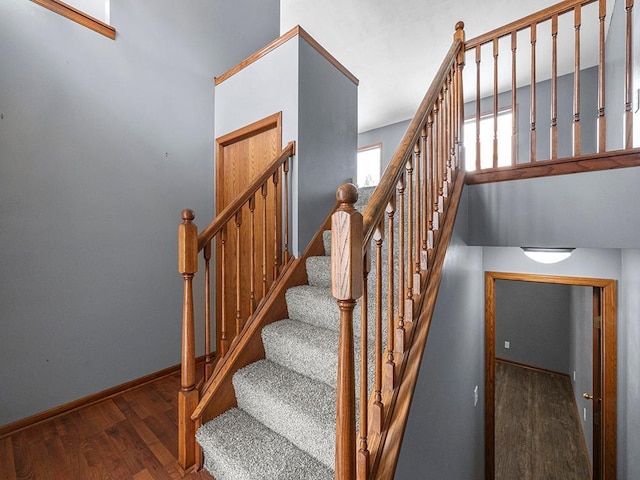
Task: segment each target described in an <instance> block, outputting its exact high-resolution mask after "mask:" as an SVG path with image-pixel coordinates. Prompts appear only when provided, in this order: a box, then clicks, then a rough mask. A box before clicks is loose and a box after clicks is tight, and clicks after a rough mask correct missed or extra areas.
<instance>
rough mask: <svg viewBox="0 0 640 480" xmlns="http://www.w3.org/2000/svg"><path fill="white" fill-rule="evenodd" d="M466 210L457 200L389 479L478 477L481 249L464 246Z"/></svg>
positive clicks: (481, 452) (481, 407) (481, 416)
mask: <svg viewBox="0 0 640 480" xmlns="http://www.w3.org/2000/svg"><path fill="white" fill-rule="evenodd" d="M466 203H467V198H466V194H463V198H462V203H461V206H460V210H459V211H458V218H457V221H456V226H455V230H454V234H453V238H452V239H451V245H450V247H449V250H448V251H447V256H446V259H445V263H444V269H443V275H442V280H441V283H440V291H439V294H438V300H437V303H436V309H435V312H434V317H433V320H432V323H431V327H430V331H429V338H428V340H427V346H426V350H425V352H424V357H423V359H422V363H421V366H420V376H419V377H418V382H417V385H416V389H415V392H414V397H413V400H412V404H411V411H410V414H409V421H408V423H407V429H406V431H405V434H404V439H403V442H402V449H401V452H400V458H399V461H398V467H397V470H396V475H395V477H394V478H396V479H398V480H403V479H407V480H414V479H416V478H442V479H454V478H455V479H482V478H484V401H483V399H484V366H483V365H484V361H483V358H484V321H483V313H482V312H483V305H484V290H483V275H482V250H481V249H480V248H478V247H469V246H467V244H466V242H465V237H466V232H465V230H466V225H465V222H466V217H467V215H468V209H467V206H466ZM461 298H464V299H465V301H460V299H461ZM476 386H478V397H479V399H478V404H477V406H475V407H474V388H475V387H476Z"/></svg>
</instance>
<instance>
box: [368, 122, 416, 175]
mask: <svg viewBox="0 0 640 480" xmlns="http://www.w3.org/2000/svg"><path fill="white" fill-rule="evenodd" d="M410 122H411V120H410V119H409V120H403V121H402V122H397V123H392V124H391V125H386V126H384V127H380V128H374V129H373V130H369V131H367V132H362V133H361V134H359V135H358V148H362V147H368V146H369V145H374V144H376V143H381V144H382V165H381V167H382V170H383V171H384V169H385V168H386V166H387V165H389V162H390V161H391V157H393V154H394V153H396V149H397V148H398V145H399V144H400V140H402V136H403V135H404V132H405V131H406V130H407V127H408V126H409V123H410Z"/></svg>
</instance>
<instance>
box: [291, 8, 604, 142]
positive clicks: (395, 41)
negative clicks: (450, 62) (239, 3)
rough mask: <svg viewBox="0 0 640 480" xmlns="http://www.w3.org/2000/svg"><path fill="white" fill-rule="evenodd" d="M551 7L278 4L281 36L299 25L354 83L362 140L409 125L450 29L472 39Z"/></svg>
mask: <svg viewBox="0 0 640 480" xmlns="http://www.w3.org/2000/svg"><path fill="white" fill-rule="evenodd" d="M555 3H557V1H556V0H526V1H523V0H320V1H319V0H280V9H281V13H280V30H281V32H282V33H284V32H286V31H288V30H290V29H291V28H293V27H294V26H296V25H300V26H301V27H302V28H304V29H305V30H306V31H307V32H308V33H309V34H310V35H311V36H312V37H313V38H315V40H316V41H318V42H319V43H320V44H321V45H322V46H323V47H324V48H326V49H327V50H328V51H329V52H330V53H331V54H332V55H333V56H334V57H336V59H337V60H338V61H339V62H340V63H342V64H343V65H344V66H345V67H346V68H347V69H348V70H349V71H351V73H353V74H354V75H355V76H356V77H358V79H359V80H360V86H359V89H358V104H359V105H358V124H359V131H360V132H364V131H367V130H371V129H373V128H377V127H381V126H384V125H388V124H391V123H395V122H398V121H401V120H406V119H408V118H411V116H412V115H413V114H414V113H415V110H416V109H417V107H418V104H419V103H420V101H421V100H422V97H423V95H424V94H425V92H426V90H427V88H428V87H429V84H430V83H431V80H432V78H433V76H434V75H435V73H436V71H437V69H438V67H439V66H440V63H441V62H442V60H443V58H444V55H445V54H446V52H447V50H448V49H449V47H450V46H451V41H452V39H453V33H454V27H455V24H456V22H458V21H459V20H462V21H463V22H464V23H465V32H466V37H467V39H471V38H473V37H475V36H477V35H480V34H482V33H485V32H487V31H489V30H492V29H494V28H497V27H499V26H502V25H504V24H507V23H509V22H511V21H513V20H516V19H518V18H521V17H524V16H526V15H529V14H531V13H534V12H536V11H538V10H541V9H543V8H546V7H548V6H550V5H553V4H555ZM608 3H613V2H608ZM467 64H468V65H469V62H467Z"/></svg>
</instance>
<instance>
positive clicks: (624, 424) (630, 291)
mask: <svg viewBox="0 0 640 480" xmlns="http://www.w3.org/2000/svg"><path fill="white" fill-rule="evenodd" d="M618 292H619V295H620V296H619V300H618V305H619V308H620V317H619V318H620V320H623V321H619V322H618V339H619V340H618V404H619V405H620V411H619V412H618V478H625V479H626V478H640V458H639V457H638V452H640V408H638V405H640V375H638V372H640V249H630V250H623V251H622V281H621V282H620V285H619V290H618Z"/></svg>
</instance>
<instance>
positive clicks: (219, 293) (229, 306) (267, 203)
mask: <svg viewBox="0 0 640 480" xmlns="http://www.w3.org/2000/svg"><path fill="white" fill-rule="evenodd" d="M281 119H282V113H281V112H279V113H276V114H274V115H271V116H269V117H266V118H264V119H262V120H259V121H257V122H255V123H252V124H250V125H247V126H245V127H243V128H240V129H239V130H236V131H234V132H231V133H229V134H227V135H224V136H222V137H219V138H217V139H216V152H217V156H216V169H215V171H216V185H215V186H216V214H219V213H220V212H222V210H224V208H225V207H226V206H227V205H228V204H229V203H231V202H232V201H233V200H234V199H235V198H236V197H237V196H238V195H239V194H240V193H242V192H243V191H244V190H245V189H246V187H247V186H248V185H249V184H250V183H251V181H252V180H254V179H255V178H256V177H258V176H259V175H260V174H261V173H262V172H263V171H264V169H265V168H266V167H267V166H268V165H269V164H270V163H271V162H272V161H273V160H274V158H276V156H277V155H278V153H279V152H280V150H281V148H282V128H281ZM280 188H281V182H277V183H276V184H275V185H274V183H273V178H272V179H270V180H268V181H267V182H266V190H265V191H264V192H259V193H258V194H256V196H255V202H254V204H253V206H254V210H253V222H254V228H253V235H251V230H252V229H251V222H252V215H251V211H250V209H249V205H248V204H247V205H245V206H244V207H243V208H242V210H241V212H240V215H239V216H237V217H236V218H235V219H233V220H231V221H230V222H229V223H228V224H227V225H226V227H225V231H224V233H223V234H222V235H221V236H220V240H217V241H216V262H215V263H216V299H217V301H216V345H217V347H218V348H220V346H221V341H222V338H223V335H222V330H223V329H222V319H223V309H224V318H225V326H226V328H225V337H226V345H227V346H228V345H229V344H230V343H231V341H232V340H233V339H234V338H235V336H236V335H237V334H238V333H239V330H238V328H237V327H238V326H239V327H240V329H242V327H243V325H244V323H245V322H246V320H247V318H248V317H249V315H250V312H251V311H252V309H253V308H255V306H257V305H258V303H259V302H260V300H261V299H262V298H263V295H264V293H265V291H268V289H269V288H270V286H271V284H272V283H273V279H274V270H275V269H276V268H277V266H278V265H280V263H281V258H280V248H279V246H280V244H281V241H282V240H281V227H282V225H281V215H280V212H281V208H282V205H280V200H279V198H280ZM263 194H265V195H266V197H264V198H263ZM265 217H266V225H265V220H264V219H265ZM236 220H237V222H236ZM237 224H239V225H240V226H239V227H238V226H237ZM265 233H266V236H265V235H264V234H265ZM238 235H239V241H238ZM222 238H224V261H223V245H222ZM238 246H239V250H238ZM263 253H264V254H265V255H266V258H263ZM252 255H254V264H255V269H254V279H253V280H254V281H253V285H254V292H253V299H252V294H251V289H250V285H251V281H250V277H251V275H250V265H251V256H252ZM238 259H239V260H240V267H239V268H238V264H237V260H238ZM263 263H265V273H266V278H263ZM223 270H224V278H223ZM238 272H239V273H240V282H239V285H240V290H239V292H238V290H237V287H238V281H237V279H238ZM223 285H224V298H223ZM252 302H253V306H252V305H251V303H252ZM223 350H224V348H223Z"/></svg>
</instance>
